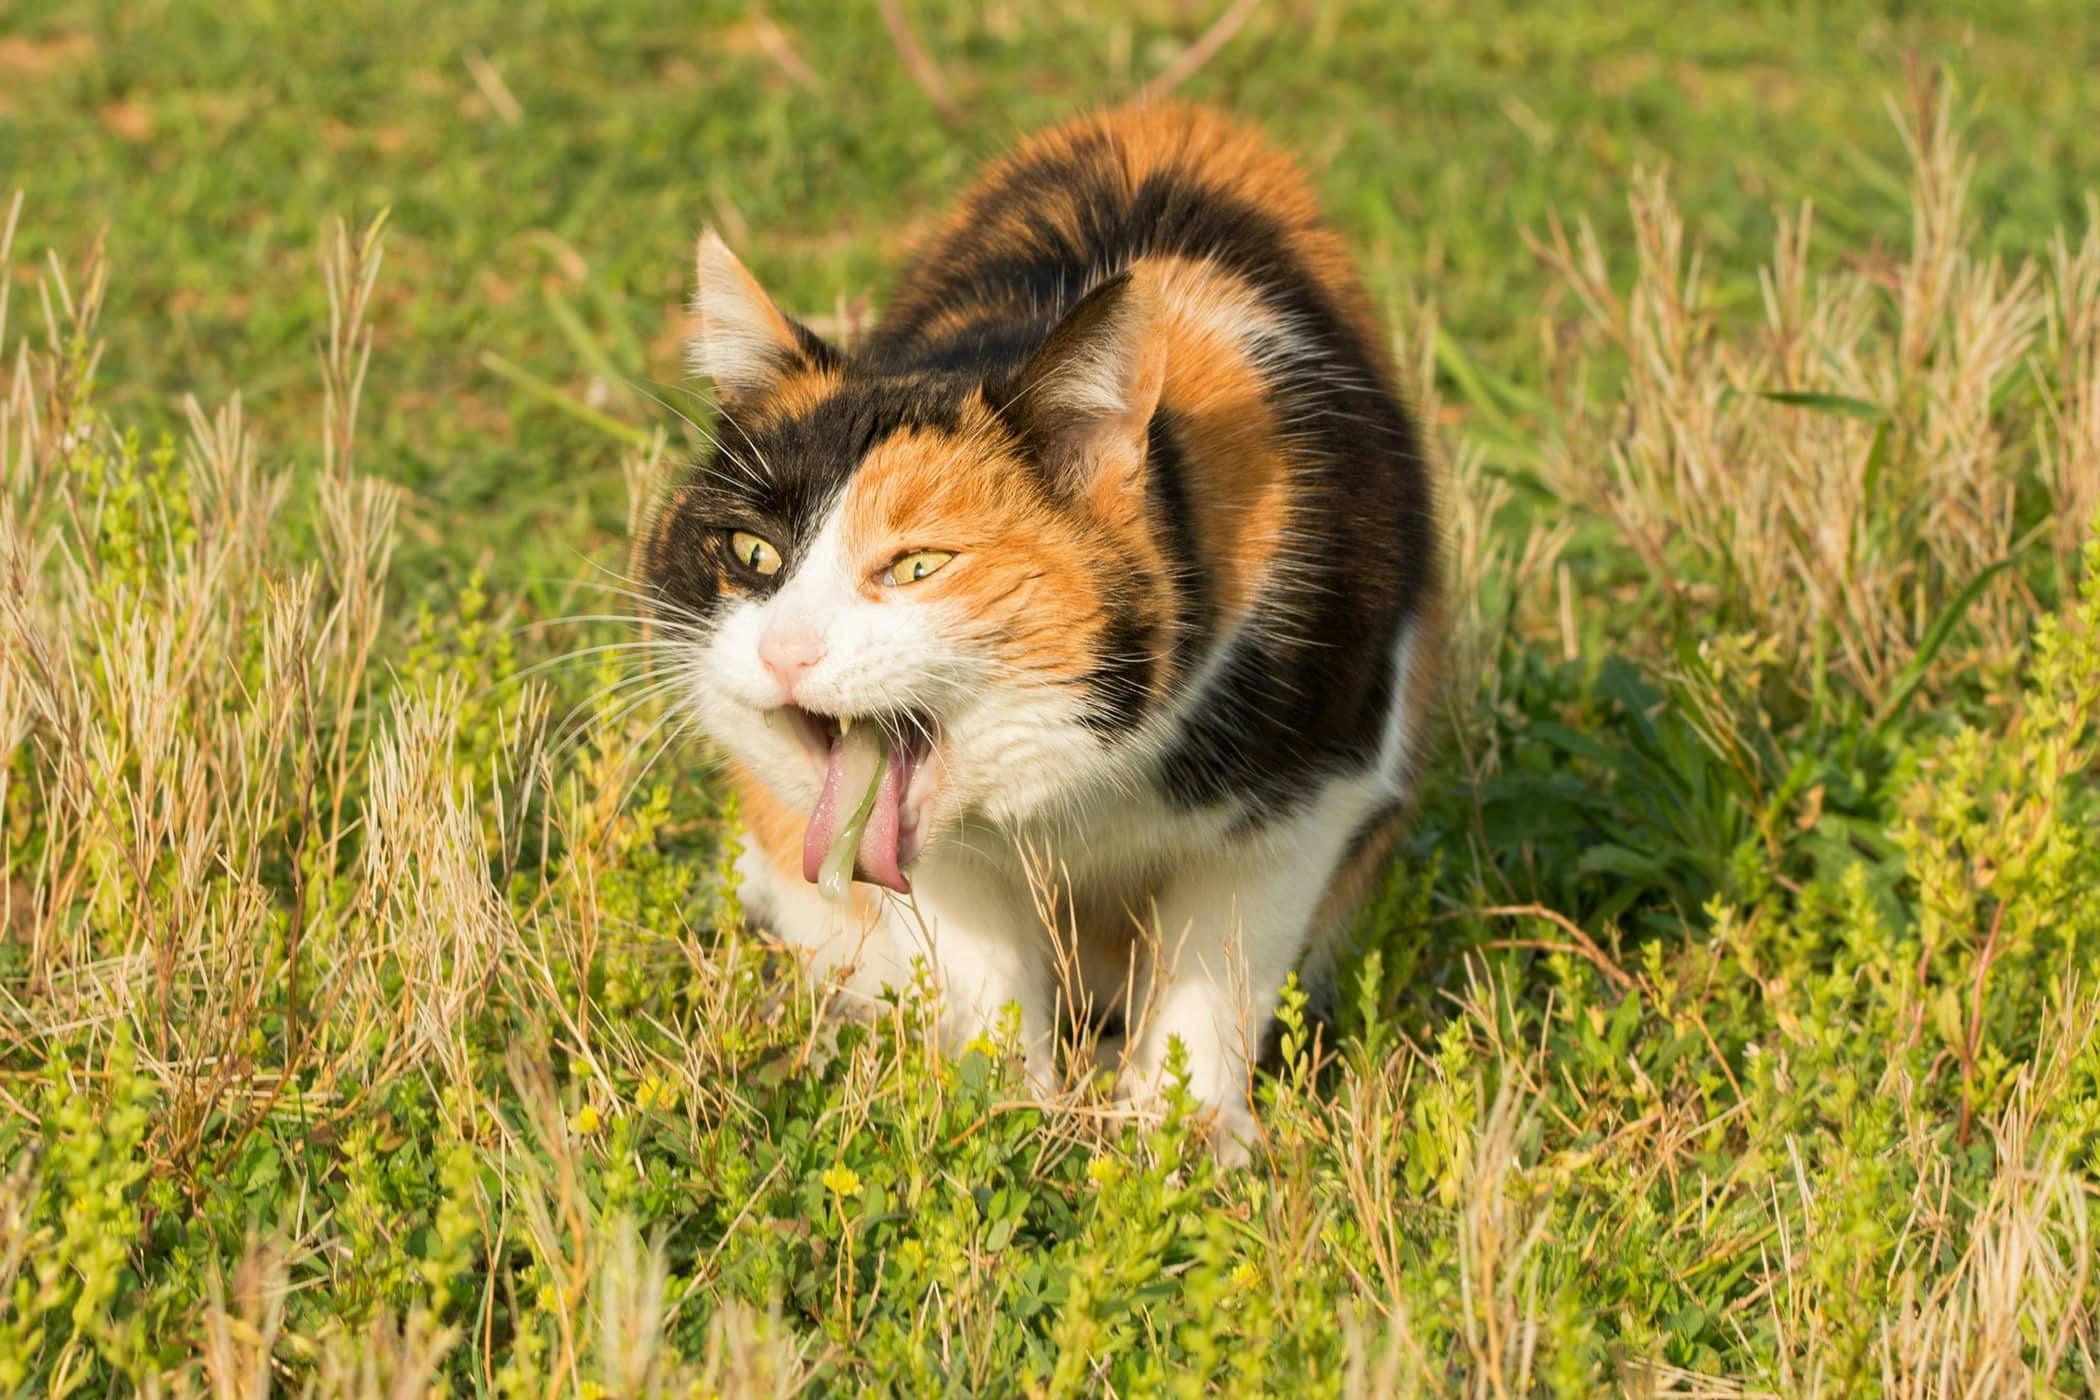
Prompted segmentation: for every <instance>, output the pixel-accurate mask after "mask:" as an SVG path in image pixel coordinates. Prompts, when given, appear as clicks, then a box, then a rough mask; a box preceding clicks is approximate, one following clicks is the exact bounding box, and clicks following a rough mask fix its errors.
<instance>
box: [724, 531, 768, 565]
mask: <svg viewBox="0 0 2100 1400" xmlns="http://www.w3.org/2000/svg"><path fill="white" fill-rule="evenodd" d="M729 549H730V552H731V553H733V554H735V555H736V560H737V562H738V563H739V564H742V565H743V566H744V567H745V568H747V569H749V570H750V571H751V572H752V573H754V574H777V573H779V572H780V551H779V550H777V549H775V548H773V546H772V545H771V544H770V543H768V542H767V541H765V540H762V539H760V538H759V537H758V536H756V535H754V534H751V533H749V532H748V531H744V530H738V531H736V532H735V533H734V534H732V535H730V537H729Z"/></svg>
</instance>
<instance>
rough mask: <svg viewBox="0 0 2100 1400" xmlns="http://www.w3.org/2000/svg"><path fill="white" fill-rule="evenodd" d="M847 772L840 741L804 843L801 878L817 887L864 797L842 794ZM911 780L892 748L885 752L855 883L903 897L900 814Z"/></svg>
mask: <svg viewBox="0 0 2100 1400" xmlns="http://www.w3.org/2000/svg"><path fill="white" fill-rule="evenodd" d="M844 766H845V745H844V744H842V743H840V742H839V741H838V740H837V739H833V740H832V741H831V763H830V766H829V767H827V768H826V769H825V770H824V791H823V792H822V793H821V794H820V795H819V796H818V798H817V806H816V810H815V811H813V812H811V813H810V814H809V830H808V831H807V832H806V833H804V835H803V837H802V878H803V879H805V880H807V881H809V882H810V883H811V884H815V883H816V881H817V874H818V872H819V871H821V870H822V869H823V868H824V857H825V856H827V855H829V854H831V842H832V838H833V837H835V836H836V835H838V834H839V828H840V827H842V826H844V825H845V824H846V821H847V819H848V818H849V817H851V816H852V815H853V812H854V809H855V808H857V807H859V806H860V800H861V798H862V797H864V796H866V792H865V790H863V791H861V792H852V793H842V792H840V791H839V773H840V770H841V769H842V768H843V767H844ZM908 776H909V775H908V774H907V773H906V772H905V771H904V765H903V764H902V763H900V762H899V761H898V759H897V750H896V749H895V748H894V747H888V748H885V749H884V750H883V752H882V782H881V785H880V786H879V787H877V788H876V790H875V805H874V807H872V808H870V809H869V811H868V824H867V826H866V827H864V828H863V829H862V831H861V837H860V851H859V852H858V853H857V854H856V856H855V857H854V861H853V878H854V879H856V880H866V881H868V882H869V883H870V884H876V885H886V886H888V887H889V888H890V889H893V890H895V891H896V892H897V893H899V894H910V893H911V881H909V880H907V879H905V878H904V871H903V869H902V865H901V862H900V861H899V860H898V858H897V842H898V820H897V814H898V809H899V808H900V806H901V805H902V804H903V801H904V784H905V780H906V778H907V777H908Z"/></svg>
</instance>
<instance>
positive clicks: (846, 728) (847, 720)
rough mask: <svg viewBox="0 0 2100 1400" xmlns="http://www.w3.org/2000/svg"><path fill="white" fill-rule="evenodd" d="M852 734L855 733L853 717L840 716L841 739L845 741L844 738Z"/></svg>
mask: <svg viewBox="0 0 2100 1400" xmlns="http://www.w3.org/2000/svg"><path fill="white" fill-rule="evenodd" d="M852 732H853V716H851V715H840V716H839V737H840V738H841V739H843V738H845V737H846V736H847V735H848V734H851V733H852Z"/></svg>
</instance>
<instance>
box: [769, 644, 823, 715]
mask: <svg viewBox="0 0 2100 1400" xmlns="http://www.w3.org/2000/svg"><path fill="white" fill-rule="evenodd" d="M758 659H759V660H760V661H762V662H764V663H765V667H766V669H767V670H768V671H771V672H772V673H773V679H774V680H775V681H778V682H779V683H780V703H781V704H783V705H790V704H793V703H794V700H795V687H796V686H798V685H800V684H801V683H802V678H803V677H804V676H806V675H808V674H809V668H810V667H812V666H814V665H816V664H817V663H818V662H819V661H821V660H823V659H824V643H823V642H822V641H821V640H819V639H818V637H817V635H816V634H815V633H814V632H804V631H800V630H776V629H768V630H767V631H766V632H765V633H764V634H763V635H762V636H760V637H759V639H758Z"/></svg>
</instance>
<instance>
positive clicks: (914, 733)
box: [782, 705, 934, 897]
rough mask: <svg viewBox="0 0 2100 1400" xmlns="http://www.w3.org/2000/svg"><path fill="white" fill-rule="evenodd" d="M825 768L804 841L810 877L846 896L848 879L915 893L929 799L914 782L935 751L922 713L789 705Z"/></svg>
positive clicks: (930, 729)
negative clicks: (909, 872) (910, 871)
mask: <svg viewBox="0 0 2100 1400" xmlns="http://www.w3.org/2000/svg"><path fill="white" fill-rule="evenodd" d="M782 713H783V714H785V715H786V716H787V717H788V719H789V721H790V722H791V723H792V724H793V725H794V727H795V730H796V732H797V733H798V734H799V735H800V737H801V739H802V742H803V744H804V746H805V747H807V748H808V749H809V751H810V756H811V758H813V759H814V760H815V761H816V763H817V766H818V767H819V768H821V769H822V770H823V772H824V787H823V791H822V792H821V793H820V794H819V795H818V797H817V805H816V808H815V809H814V810H813V811H811V812H810V814H809V829H808V831H807V832H806V833H805V834H804V835H803V838H802V877H803V878H804V879H805V880H808V881H809V882H810V883H812V884H815V885H817V886H819V887H820V888H822V889H823V890H824V891H825V893H826V894H830V895H832V896H834V897H842V896H843V895H844V893H845V888H844V887H845V884H846V882H847V880H848V879H849V878H850V879H853V880H865V881H867V882H868V883H870V884H874V885H881V886H884V887H885V888H887V889H892V890H895V891H897V892H898V893H899V894H909V893H911V881H910V880H908V879H906V878H905V875H904V867H905V866H906V865H908V864H910V863H911V861H912V858H913V857H915V856H917V855H918V853H919V847H920V843H921V840H922V834H921V830H920V817H921V807H922V806H923V805H924V804H923V800H914V799H915V798H918V799H923V794H920V793H915V792H914V791H913V785H912V779H913V778H914V777H915V776H917V774H918V772H919V769H920V766H921V765H922V764H923V763H924V761H925V760H926V758H927V756H928V755H929V754H931V753H932V752H933V734H934V726H933V721H932V720H931V719H930V718H929V717H927V716H925V715H919V714H910V713H903V714H894V715H874V716H871V715H827V714H823V713H820V712H819V711H816V710H806V709H803V708H802V707H801V706H799V705H787V706H783V707H782Z"/></svg>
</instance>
